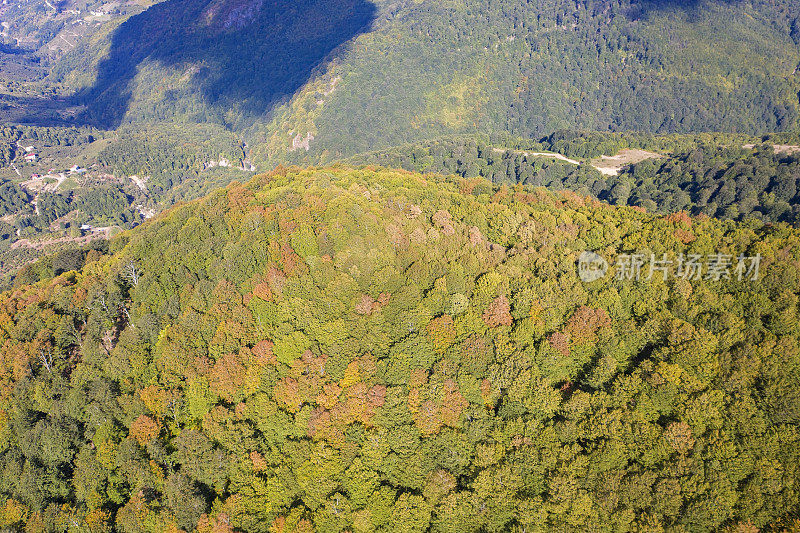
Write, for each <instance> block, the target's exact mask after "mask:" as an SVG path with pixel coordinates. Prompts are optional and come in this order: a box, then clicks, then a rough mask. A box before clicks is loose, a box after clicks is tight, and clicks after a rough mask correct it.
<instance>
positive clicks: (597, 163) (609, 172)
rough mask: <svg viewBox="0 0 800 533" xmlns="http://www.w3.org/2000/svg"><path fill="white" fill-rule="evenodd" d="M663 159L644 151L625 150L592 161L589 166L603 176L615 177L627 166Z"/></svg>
mask: <svg viewBox="0 0 800 533" xmlns="http://www.w3.org/2000/svg"><path fill="white" fill-rule="evenodd" d="M662 157H664V156H663V155H661V154H657V153H655V152H648V151H646V150H638V149H625V150H622V151H621V152H620V153H618V154H617V155H614V156H609V155H604V156H600V158H599V159H593V160H592V162H591V165H592V166H593V167H594V168H596V169H597V170H599V171H600V173H601V174H603V175H604V176H616V175H618V174H619V172H620V170H622V169H623V168H625V167H627V166H628V165H635V164H636V163H641V162H642V161H645V160H647V159H660V158H662Z"/></svg>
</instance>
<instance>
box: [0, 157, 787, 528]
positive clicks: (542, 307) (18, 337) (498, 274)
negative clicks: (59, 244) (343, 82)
mask: <svg viewBox="0 0 800 533" xmlns="http://www.w3.org/2000/svg"><path fill="white" fill-rule="evenodd" d="M799 241H800V234H798V232H797V231H796V230H792V229H790V228H788V227H786V226H784V225H777V226H760V225H757V224H749V225H739V224H736V223H733V222H719V221H715V220H713V219H708V218H706V217H701V218H697V219H692V218H689V217H686V216H683V215H681V216H669V217H659V216H653V215H650V214H646V213H643V212H641V211H638V210H635V209H632V208H613V207H610V206H607V205H605V204H602V203H600V202H597V201H594V200H591V199H585V198H583V197H580V196H578V195H575V194H572V193H559V194H553V193H548V192H546V191H544V190H541V189H537V190H531V189H524V188H522V187H516V188H513V189H509V188H506V187H501V188H497V187H495V186H492V185H491V184H490V183H489V182H486V181H483V180H480V179H474V180H438V179H432V178H430V177H423V176H421V175H418V174H411V173H407V172H389V171H371V170H360V171H355V170H349V169H346V168H330V169H311V170H305V171H300V170H288V171H286V170H284V171H280V172H276V173H274V174H272V175H270V176H260V177H257V178H254V179H253V180H252V181H250V182H248V183H247V184H244V185H242V184H239V183H234V184H232V185H231V186H229V187H228V188H227V189H225V190H220V191H217V192H215V193H213V194H212V195H211V196H209V197H207V198H205V199H203V200H201V201H195V202H191V203H189V204H185V205H182V206H178V207H176V208H174V209H172V210H170V211H169V212H167V213H165V214H163V215H161V216H159V217H158V218H156V219H154V220H152V221H150V222H147V223H146V224H144V225H142V226H140V227H139V228H136V229H134V230H132V231H129V232H126V233H124V234H122V235H120V236H118V237H117V238H115V239H113V240H112V242H111V245H110V249H111V252H110V255H101V254H100V253H99V252H97V251H94V252H89V253H88V255H86V256H85V258H84V260H85V262H86V264H85V266H83V268H82V269H81V271H80V272H74V271H73V272H67V273H63V274H61V275H60V276H59V277H56V278H52V274H48V273H47V270H48V269H49V268H51V266H52V265H48V263H47V261H45V262H41V263H39V264H37V265H34V266H32V267H30V268H28V269H27V271H26V276H28V277H29V279H35V278H36V277H40V278H41V281H39V282H37V283H36V284H34V285H23V284H20V285H18V287H17V288H16V289H15V290H13V291H10V292H6V293H3V294H2V295H0V406H2V408H1V409H0V464H2V468H0V476H2V477H1V478H0V494H2V496H3V499H4V501H5V503H4V505H2V506H0V525H2V527H11V528H17V527H21V526H22V525H23V524H25V525H27V526H28V527H30V528H32V529H35V528H37V527H39V528H56V529H58V528H62V529H63V528H65V527H70V526H68V525H67V524H73V526H72V527H84V528H88V529H90V530H92V531H104V530H111V529H112V528H113V529H114V530H116V531H125V532H127V531H168V530H175V529H176V528H183V529H185V530H193V529H195V528H196V529H197V530H198V531H232V530H246V531H268V530H269V531H312V530H315V531H344V530H349V531H461V532H463V531H521V530H541V529H550V530H586V529H589V528H591V527H593V526H595V525H597V524H607V525H610V526H612V527H614V528H618V529H634V530H639V529H645V528H656V529H660V528H670V529H676V530H677V529H686V530H692V531H712V530H720V529H723V528H725V527H729V526H730V527H740V528H745V529H746V528H752V527H753V526H755V527H765V526H768V525H770V524H771V525H773V526H775V527H796V523H794V525H793V524H792V523H791V519H792V517H796V516H797V513H798V499H797V494H798V490H799V489H800V455H798V454H799V453H800V451H799V450H800V447H798V441H800V432H798V423H800V386H799V385H800V374H799V372H800V357H799V356H798V354H799V353H800V345H799V342H800V329H798V323H799V322H798V319H797V301H798V293H800V275H799V269H800V267H798V265H800V249H798V244H800V243H799ZM648 247H649V248H651V249H648ZM587 248H588V249H591V250H595V251H597V252H598V253H600V254H602V255H603V256H605V257H606V258H608V260H609V261H611V262H612V263H615V266H613V267H612V270H611V272H610V273H609V274H608V275H607V276H606V277H604V278H602V279H600V280H598V281H595V282H593V283H583V282H582V281H581V280H580V278H579V276H578V271H577V269H576V261H577V259H578V257H579V254H581V252H583V251H584V250H586V249H587ZM637 251H640V252H642V253H648V254H649V252H650V251H652V253H654V254H657V256H658V257H659V258H660V257H661V254H663V253H668V254H670V256H671V257H673V258H675V255H677V254H681V253H682V254H699V255H700V256H702V257H704V258H705V257H710V256H712V255H713V254H716V253H719V254H727V255H729V256H731V257H732V258H734V259H733V261H734V264H735V263H736V259H735V258H736V257H738V256H739V254H744V255H747V256H756V254H760V257H761V264H760V267H761V268H760V271H759V275H758V276H752V275H750V274H752V273H750V274H748V275H747V276H746V277H745V278H744V279H743V280H742V281H739V276H737V275H736V274H735V273H734V272H731V274H732V276H731V277H732V279H731V280H726V279H724V276H721V275H720V276H716V277H717V278H720V279H719V281H717V280H715V279H714V276H713V275H712V276H710V277H708V279H705V278H706V276H703V279H679V278H677V277H676V276H671V277H670V278H669V279H668V280H667V281H666V282H665V281H662V279H661V276H660V274H659V275H656V276H655V277H654V278H653V279H652V280H646V279H642V280H640V281H638V282H637V281H634V280H632V279H627V278H626V277H625V276H620V279H617V278H616V277H615V275H614V274H615V273H619V272H620V269H621V268H622V267H621V265H622V264H624V263H623V262H622V261H623V258H624V255H623V254H631V253H634V252H637ZM673 254H675V255H673ZM709 272H710V271H709ZM717 272H718V273H719V272H720V271H719V270H717ZM753 278H755V279H753ZM0 503H2V502H0ZM62 525H63V526H62Z"/></svg>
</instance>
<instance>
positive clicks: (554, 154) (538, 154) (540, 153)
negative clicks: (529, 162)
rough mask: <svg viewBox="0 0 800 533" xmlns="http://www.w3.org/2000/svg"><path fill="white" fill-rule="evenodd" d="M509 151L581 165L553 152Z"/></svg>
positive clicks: (501, 152)
mask: <svg viewBox="0 0 800 533" xmlns="http://www.w3.org/2000/svg"><path fill="white" fill-rule="evenodd" d="M493 151H494V152H495V153H496V154H504V153H506V152H508V151H509V150H504V149H503V148H494V149H493ZM510 151H511V152H513V153H515V154H521V155H524V156H525V157H551V158H553V159H558V160H560V161H566V162H567V163H572V164H573V165H580V164H581V162H580V161H575V160H574V159H570V158H568V157H567V156H565V155H562V154H557V153H555V152H522V151H517V150H510Z"/></svg>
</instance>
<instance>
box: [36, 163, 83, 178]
mask: <svg viewBox="0 0 800 533" xmlns="http://www.w3.org/2000/svg"><path fill="white" fill-rule="evenodd" d="M86 172H87V170H86V169H85V168H83V167H80V166H78V165H73V166H72V168H70V169H69V170H65V171H63V172H57V171H56V169H54V168H51V169H49V170H48V171H47V174H45V175H42V174H31V179H32V180H39V179H45V178H54V179H58V178H61V179H62V180H63V179H66V177H67V175H70V176H72V175H75V174H77V175H81V174H86Z"/></svg>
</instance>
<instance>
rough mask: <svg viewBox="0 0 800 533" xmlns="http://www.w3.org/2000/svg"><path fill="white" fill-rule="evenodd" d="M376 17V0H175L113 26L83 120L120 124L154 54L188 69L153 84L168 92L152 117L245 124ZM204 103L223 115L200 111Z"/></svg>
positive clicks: (85, 96) (84, 96) (82, 98)
mask: <svg viewBox="0 0 800 533" xmlns="http://www.w3.org/2000/svg"><path fill="white" fill-rule="evenodd" d="M375 16H376V7H375V5H374V4H372V3H371V2H369V1H367V0H167V1H166V2H163V3H160V4H156V5H154V6H153V7H151V8H149V9H148V10H147V11H145V12H143V13H141V14H139V15H135V16H133V17H131V18H130V19H128V20H127V21H126V22H124V23H123V24H122V25H121V26H120V27H119V28H118V29H117V30H116V31H115V32H114V34H113V37H112V41H111V47H110V53H109V55H108V57H107V58H106V59H104V60H103V61H102V62H101V63H100V65H99V73H98V77H97V81H96V83H95V84H94V86H92V87H91V88H89V89H87V90H85V91H83V92H82V93H81V94H78V95H77V96H76V101H75V102H74V103H76V104H82V105H85V106H86V109H87V111H86V112H85V114H84V115H83V116H82V117H80V120H79V121H80V122H84V123H88V124H92V125H94V126H98V127H102V128H116V127H117V126H119V125H120V123H121V122H122V120H123V117H124V115H125V113H126V111H127V110H128V107H129V104H130V99H131V89H132V81H133V79H134V77H135V76H136V74H137V71H138V70H139V68H140V67H141V66H143V65H145V64H147V63H149V62H151V61H155V62H157V63H160V64H161V65H163V66H166V67H176V68H178V69H183V70H184V71H185V72H184V73H183V74H182V76H183V78H184V79H182V80H180V81H177V83H176V80H169V81H166V82H165V83H166V87H163V86H162V87H156V88H155V89H156V90H154V91H153V92H154V93H158V92H160V90H161V89H164V88H165V89H166V91H163V92H161V94H160V95H159V96H158V97H157V98H155V99H154V100H155V101H157V103H152V104H151V106H150V109H151V112H152V113H153V114H154V115H155V116H153V117H148V118H152V119H155V120H158V119H164V118H171V117H170V116H169V114H183V115H184V116H187V115H188V116H191V117H193V118H194V119H199V120H212V121H217V120H218V119H219V117H225V119H224V120H225V121H231V122H239V123H240V122H246V121H247V120H248V119H252V118H255V117H257V116H263V114H264V113H265V112H267V111H268V110H269V109H271V108H272V107H273V106H274V105H275V104H276V103H277V102H279V101H281V100H282V99H284V98H286V97H289V96H291V95H292V94H294V93H295V92H296V91H297V90H298V89H299V88H300V87H302V86H303V84H305V83H306V81H307V80H308V79H309V76H310V75H311V73H312V71H313V70H314V69H315V68H316V67H318V66H320V65H322V64H323V63H324V62H325V61H326V60H328V59H329V58H330V56H331V54H332V52H334V51H335V50H337V49H338V48H340V47H341V46H342V45H343V44H345V43H347V42H348V41H350V40H351V39H353V38H354V37H356V36H358V35H359V34H360V33H362V32H365V31H369V29H370V27H371V24H372V22H373V20H374V19H375ZM187 80H188V81H187ZM159 81H160V80H157V81H156V85H157V84H158V82H159ZM170 84H175V87H170ZM187 86H188V87H189V89H188V90H189V91H190V95H192V96H195V97H196V96H201V97H202V102H203V105H202V106H199V107H200V108H201V109H185V108H183V104H184V101H185V99H184V97H185V96H187V94H186V91H187V89H186V87H187ZM192 93H193V94H192ZM202 108H207V109H208V108H210V109H211V110H212V113H213V114H214V115H215V116H214V117H204V116H202V115H200V116H198V114H201V113H203V111H202ZM176 109H179V111H177V112H176V111H175V110H176ZM162 115H165V116H162Z"/></svg>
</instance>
